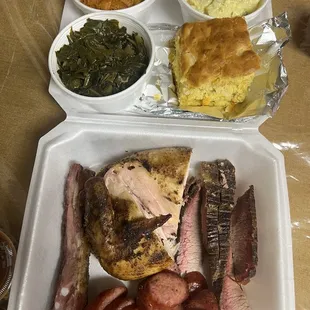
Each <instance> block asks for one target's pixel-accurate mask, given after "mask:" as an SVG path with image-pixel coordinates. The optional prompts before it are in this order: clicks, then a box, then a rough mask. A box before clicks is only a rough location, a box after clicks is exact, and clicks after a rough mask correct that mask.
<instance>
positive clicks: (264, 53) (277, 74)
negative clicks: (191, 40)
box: [127, 13, 291, 122]
mask: <svg viewBox="0 0 310 310" xmlns="http://www.w3.org/2000/svg"><path fill="white" fill-rule="evenodd" d="M148 27H149V29H150V31H151V32H152V34H153V38H154V41H155V45H156V56H155V63H154V67H153V71H152V76H151V79H150V81H149V82H148V84H147V85H146V87H145V89H144V91H143V94H142V96H141V98H140V99H139V101H138V102H136V103H135V104H134V105H132V106H131V107H129V109H128V110H127V112H130V113H139V114H144V115H145V114H146V115H152V116H157V117H177V118H194V119H206V120H212V121H232V122H248V121H251V120H253V119H255V118H257V117H261V116H264V117H266V116H267V117H272V116H273V115H274V113H275V112H276V111H277V110H278V108H279V106H280V101H281V98H282V96H283V95H284V93H285V92H286V90H287V87H288V77H287V72H286V68H285V66H284V64H283V60H282V48H283V46H284V45H285V44H286V43H287V42H288V41H289V39H290V37H291V30H290V25H289V22H288V19H287V13H282V14H281V15H279V16H277V17H274V18H271V19H268V20H265V21H263V22H261V23H259V24H257V25H255V26H252V27H251V28H250V29H249V33H250V38H251V41H252V44H253V47H254V50H255V51H256V53H257V54H258V55H259V56H260V58H261V69H260V70H259V71H258V72H256V75H255V78H254V81H253V83H252V85H251V87H250V89H249V92H248V95H247V97H246V99H245V101H244V102H242V103H240V104H237V105H236V106H235V109H234V110H233V112H232V113H230V115H229V116H227V115H226V116H224V115H223V114H222V113H221V112H220V111H219V110H217V109H215V108H211V109H210V113H209V112H208V115H207V114H201V113H194V112H189V111H184V110H181V109H179V108H178V98H177V95H176V91H175V86H174V83H173V78H172V73H171V68H170V63H169V53H170V51H171V49H172V48H173V39H174V37H175V34H176V31H177V30H178V29H179V26H175V25H169V24H150V25H148Z"/></svg>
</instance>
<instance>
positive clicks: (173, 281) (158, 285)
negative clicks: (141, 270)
mask: <svg viewBox="0 0 310 310" xmlns="http://www.w3.org/2000/svg"><path fill="white" fill-rule="evenodd" d="M188 295H189V292H188V286H187V283H186V281H185V280H184V279H182V278H181V277H180V276H179V275H178V274H176V273H174V272H171V271H162V272H160V273H157V274H156V275H153V276H151V277H149V278H148V279H146V280H145V281H143V282H142V283H141V284H140V286H139V289H138V294H137V305H138V308H139V309H141V310H142V309H143V310H155V309H161V310H170V309H178V308H179V306H180V305H181V304H182V303H183V302H184V301H185V300H186V299H187V297H188Z"/></svg>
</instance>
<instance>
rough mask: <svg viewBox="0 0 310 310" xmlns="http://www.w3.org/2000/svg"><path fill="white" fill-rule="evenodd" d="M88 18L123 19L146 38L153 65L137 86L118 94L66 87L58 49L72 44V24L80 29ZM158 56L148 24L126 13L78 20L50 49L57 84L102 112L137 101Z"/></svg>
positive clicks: (51, 67)
mask: <svg viewBox="0 0 310 310" xmlns="http://www.w3.org/2000/svg"><path fill="white" fill-rule="evenodd" d="M88 18H91V19H96V20H106V19H116V20H118V21H119V23H120V26H125V27H126V28H127V32H128V33H132V32H137V33H138V34H140V35H141V36H142V38H143V39H144V44H145V47H146V49H147V51H148V55H149V65H148V67H147V69H146V72H145V74H144V75H142V76H141V77H140V79H139V80H137V81H136V82H135V83H134V84H133V85H131V86H130V87H128V88H127V89H125V90H123V91H121V92H119V93H117V94H114V95H110V96H105V97H87V96H83V95H79V94H76V93H74V92H72V91H71V90H69V89H68V88H66V86H65V85H64V84H63V83H62V81H61V79H60V77H59V75H58V73H57V70H58V69H59V66H58V64H57V57H56V51H58V50H59V49H60V48H61V47H62V46H63V45H65V44H68V43H69V42H68V38H67V35H68V34H69V33H70V29H71V27H72V29H73V30H80V29H81V28H82V27H83V26H84V24H85V23H86V21H87V19H88ZM154 59H155V45H154V42H153V39H152V36H151V34H150V32H149V30H148V29H147V28H146V26H144V25H143V24H142V23H140V22H138V21H136V20H134V18H133V17H131V16H129V15H126V14H123V13H118V12H100V13H93V14H88V15H84V16H82V17H80V18H78V19H76V20H75V21H73V22H72V23H70V24H69V25H68V26H67V27H65V28H64V29H63V30H62V31H61V32H60V33H59V34H58V36H57V37H56V38H55V40H54V42H53V44H52V46H51V48H50V51H49V56H48V67H49V70H50V73H51V76H52V78H53V80H54V81H55V83H56V84H57V85H58V86H59V87H60V88H61V89H62V90H63V91H64V92H65V93H66V94H68V95H70V97H71V98H75V99H76V100H77V101H79V102H80V103H82V104H83V105H84V106H85V105H86V106H87V107H88V108H89V109H90V110H91V111H94V112H100V113H114V112H118V111H121V110H123V109H125V108H127V107H128V106H129V105H130V104H132V103H133V102H134V101H135V100H137V98H139V97H140V96H141V94H142V91H143V89H144V87H145V85H146V84H147V82H148V81H149V79H150V76H151V73H152V67H153V64H154Z"/></svg>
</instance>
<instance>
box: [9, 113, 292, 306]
mask: <svg viewBox="0 0 310 310" xmlns="http://www.w3.org/2000/svg"><path fill="white" fill-rule="evenodd" d="M167 146H188V147H191V148H193V155H192V160H191V170H192V171H194V169H195V167H196V165H197V163H199V162H200V161H203V160H206V161H212V160H215V159H223V158H227V159H228V160H230V161H231V162H232V163H233V165H235V167H236V179H237V193H236V195H238V196H240V195H241V194H242V193H243V192H244V191H245V190H246V189H247V188H248V186H249V185H250V184H253V185H254V186H255V197H256V208H257V223H258V240H259V243H258V259H259V263H258V268H257V274H256V276H255V277H254V278H253V279H252V281H251V282H250V283H249V284H248V285H247V286H246V287H245V291H246V295H247V297H248V301H249V303H250V305H251V307H252V310H293V309H295V305H294V282H293V262H292V243H291V226H290V213H289V202H288V194H287V185H286V176H285V167H284V160H283V156H282V154H281V153H280V152H279V151H278V150H276V149H275V148H274V147H273V146H272V144H271V143H270V142H268V141H267V140H266V139H265V138H264V137H263V136H262V135H260V133H259V132H258V130H257V129H256V128H255V127H252V128H251V127H248V128H242V127H241V126H240V124H226V123H212V122H204V121H193V120H191V121H189V120H188V121H183V122H182V124H180V123H179V122H178V120H171V121H170V122H169V123H167V122H166V120H164V119H157V120H156V119H154V118H137V117H133V116H132V117H129V116H107V115H106V116H100V115H97V116H96V117H94V118H93V119H90V118H89V117H83V118H81V117H69V118H68V119H67V120H66V121H65V122H63V123H62V124H60V125H59V126H58V127H56V128H55V129H54V130H52V131H51V132H50V133H48V134H47V135H46V136H44V137H43V138H42V139H41V140H40V142H39V147H38V152H37V157H36V161H35V166H34V170H33V176H32V180H31V186H30V190H29V196H28V200H27V206H26V211H25V216H24V223H23V228H22V234H21V239H20V245H19V252H18V258H17V262H16V269H15V274H14V279H13V284H12V290H11V298H10V302H9V310H25V309H31V310H45V309H46V310H48V309H50V307H51V302H52V299H53V295H54V287H55V281H56V279H57V276H58V267H59V266H58V265H59V258H60V246H61V223H62V214H63V188H64V181H65V177H66V174H67V172H68V168H69V165H70V163H72V162H78V163H80V164H82V165H84V166H86V167H90V168H93V169H95V170H98V169H99V168H100V167H102V166H104V165H105V164H107V163H110V162H112V161H113V160H114V159H116V158H120V157H121V156H126V155H127V154H128V153H126V152H133V151H138V150H145V149H149V148H158V147H167ZM89 283H90V288H89V291H90V299H92V298H93V297H94V296H95V295H96V294H97V293H99V292H100V291H101V290H103V289H105V288H108V287H113V286H115V285H116V284H117V283H119V281H117V280H115V279H113V278H110V277H109V276H108V275H107V274H106V273H105V272H104V271H103V269H102V268H101V267H100V266H99V264H98V262H97V260H96V259H95V258H94V257H92V258H91V264H90V281H89Z"/></svg>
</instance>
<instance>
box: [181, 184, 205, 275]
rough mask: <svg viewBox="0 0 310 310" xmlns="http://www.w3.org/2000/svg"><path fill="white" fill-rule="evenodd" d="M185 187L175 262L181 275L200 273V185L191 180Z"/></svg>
mask: <svg viewBox="0 0 310 310" xmlns="http://www.w3.org/2000/svg"><path fill="white" fill-rule="evenodd" d="M188 184H189V185H188V186H186V193H185V197H184V198H185V201H186V203H185V205H184V207H183V210H182V212H181V213H182V216H181V224H180V232H179V233H180V244H179V249H178V253H177V256H176V262H177V265H178V267H179V269H180V272H181V274H184V273H187V272H191V271H199V272H201V271H202V247H201V239H200V235H201V234H200V220H199V217H200V189H201V185H200V183H199V182H198V181H197V180H195V178H191V179H190V180H189V182H188Z"/></svg>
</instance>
